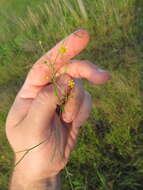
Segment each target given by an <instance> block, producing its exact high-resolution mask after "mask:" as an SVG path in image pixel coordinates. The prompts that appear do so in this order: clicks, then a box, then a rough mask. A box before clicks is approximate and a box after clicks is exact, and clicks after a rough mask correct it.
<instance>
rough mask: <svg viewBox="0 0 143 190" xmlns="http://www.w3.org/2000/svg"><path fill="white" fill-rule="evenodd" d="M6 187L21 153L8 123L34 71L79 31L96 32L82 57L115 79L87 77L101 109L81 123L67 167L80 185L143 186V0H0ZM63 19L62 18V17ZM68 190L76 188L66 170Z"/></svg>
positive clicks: (110, 189) (0, 156) (93, 188)
mask: <svg viewBox="0 0 143 190" xmlns="http://www.w3.org/2000/svg"><path fill="white" fill-rule="evenodd" d="M0 9H1V10H2V11H1V12H0V26H1V27H0V100H1V101H0V190H6V189H7V186H8V182H9V176H10V173H11V168H12V161H13V160H12V159H13V153H12V152H11V149H10V147H9V145H8V143H7V140H6V137H5V132H4V124H5V119H6V115H7V112H8V110H9V108H10V106H11V104H12V102H13V100H14V97H15V95H16V93H17V92H18V90H19V88H20V86H21V85H22V83H23V81H24V78H25V76H26V73H27V71H28V69H29V68H30V67H31V66H32V64H33V63H34V62H35V61H36V60H37V59H38V58H39V57H40V56H41V55H42V54H43V50H42V49H41V48H40V45H39V41H41V42H42V44H43V46H44V49H46V50H48V49H50V48H51V47H52V46H53V45H54V44H55V43H56V42H57V41H59V40H60V39H62V38H63V37H65V36H66V35H67V34H69V33H71V32H73V31H74V30H76V29H79V28H84V29H87V30H88V31H89V33H90V34H91V42H90V44H89V46H88V48H87V49H86V50H84V51H83V52H82V53H81V54H80V55H79V56H78V58H81V59H89V60H91V61H93V62H94V63H95V64H97V65H98V66H99V67H101V68H104V69H107V70H109V72H110V73H111V75H112V80H111V81H110V82H109V83H108V84H105V85H102V86H96V85H93V84H89V83H88V82H86V81H85V83H84V84H85V88H86V89H87V90H88V91H89V92H90V93H91V94H92V98H93V110H92V114H91V116H90V118H89V120H88V121H87V122H86V123H85V124H84V125H83V126H82V127H81V132H80V136H79V141H78V145H77V147H76V150H75V151H74V152H73V153H72V156H71V160H70V162H69V164H68V166H67V169H68V172H69V173H70V178H71V182H72V186H73V188H74V189H75V190H142V189H143V180H142V179H143V159H142V156H143V129H142V127H143V119H142V118H143V117H142V116H143V111H142V100H143V99H142V96H143V87H142V85H143V80H142V73H143V72H142V71H143V66H142V63H143V57H142V49H143V45H142V42H143V33H142V31H143V2H142V1H141V0H84V1H83V0H72V1H70V0H59V1H57V0H47V1H44V3H43V1H42V0H41V1H40V0H36V1H35V0H31V1H28V0H23V1H18V0H11V1H4V0H1V2H0ZM57 18H58V19H57ZM62 184H63V188H62V189H63V190H64V189H65V190H70V189H71V185H70V183H69V180H68V177H67V173H66V171H65V170H63V172H62Z"/></svg>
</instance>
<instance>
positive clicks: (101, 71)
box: [96, 69, 106, 73]
mask: <svg viewBox="0 0 143 190" xmlns="http://www.w3.org/2000/svg"><path fill="white" fill-rule="evenodd" d="M96 71H97V72H99V73H105V72H106V71H105V70H103V69H96Z"/></svg>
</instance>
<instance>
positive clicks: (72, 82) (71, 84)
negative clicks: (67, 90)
mask: <svg viewBox="0 0 143 190" xmlns="http://www.w3.org/2000/svg"><path fill="white" fill-rule="evenodd" d="M68 86H69V87H71V88H73V87H74V86H75V82H74V81H73V80H70V81H69V82H68Z"/></svg>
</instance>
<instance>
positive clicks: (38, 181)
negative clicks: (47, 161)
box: [10, 168, 60, 190]
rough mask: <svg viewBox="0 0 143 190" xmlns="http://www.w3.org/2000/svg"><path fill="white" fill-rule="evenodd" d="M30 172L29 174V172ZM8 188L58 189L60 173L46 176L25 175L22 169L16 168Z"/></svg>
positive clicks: (16, 189) (24, 189)
mask: <svg viewBox="0 0 143 190" xmlns="http://www.w3.org/2000/svg"><path fill="white" fill-rule="evenodd" d="M30 173H31V174H30ZM10 190H60V173H59V174H57V175H55V176H51V177H46V178H41V177H40V176H39V177H38V176H36V177H35V176H33V175H32V172H30V171H29V175H27V176H26V175H25V172H24V171H20V170H19V169H16V168H15V170H14V171H13V174H12V178H11V184H10Z"/></svg>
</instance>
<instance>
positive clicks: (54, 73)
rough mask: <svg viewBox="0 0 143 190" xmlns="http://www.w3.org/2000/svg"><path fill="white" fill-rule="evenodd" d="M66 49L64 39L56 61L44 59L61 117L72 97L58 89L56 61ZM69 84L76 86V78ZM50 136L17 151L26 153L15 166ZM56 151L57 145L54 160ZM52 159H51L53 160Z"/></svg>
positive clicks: (56, 131)
mask: <svg viewBox="0 0 143 190" xmlns="http://www.w3.org/2000/svg"><path fill="white" fill-rule="evenodd" d="M39 44H40V47H41V49H42V50H43V51H44V52H45V49H44V47H43V45H42V42H41V41H39ZM66 51H67V48H66V47H65V46H64V41H63V44H62V45H61V46H60V48H59V50H58V53H57V55H56V58H55V61H54V62H51V60H50V59H48V60H46V61H44V63H43V64H46V65H47V66H48V67H49V70H50V75H51V76H50V78H51V79H50V83H51V84H52V86H53V89H54V93H55V96H57V97H58V99H59V102H60V103H59V106H58V109H57V111H58V115H59V117H60V118H61V115H62V113H63V111H64V105H65V103H66V102H67V100H68V99H69V98H70V96H69V95H68V93H66V95H65V93H64V92H63V89H60V91H61V92H62V95H60V96H59V95H58V89H59V88H60V86H59V85H58V83H57V71H56V69H55V63H56V60H57V58H58V57H59V56H60V55H63V54H64V53H66ZM65 74H66V72H65ZM68 86H69V88H70V89H72V88H73V87H74V86H75V82H74V80H73V79H71V80H70V81H69V82H68ZM58 127H60V126H55V128H56V129H55V136H56V137H57V136H58V137H59V139H60V133H59V130H57V128H58ZM50 137H51V135H50V136H49V137H48V138H47V139H44V140H43V141H41V142H40V143H38V144H37V145H35V146H33V147H30V148H28V149H25V150H20V151H18V152H16V153H20V152H24V154H23V156H22V157H21V158H20V160H19V161H18V162H17V163H16V164H15V167H16V166H17V165H18V164H19V163H20V162H21V161H22V160H23V159H24V157H25V156H26V155H27V154H28V153H29V152H30V151H32V150H33V149H34V148H36V147H38V146H40V145H41V144H43V143H45V142H46V141H48V140H49V139H50ZM55 139H56V140H57V138H55ZM59 143H60V142H58V143H57V142H56V143H55V144H57V145H58V144H59ZM56 151H57V148H56V147H55V151H54V152H53V155H52V160H53V159H54V156H55V153H56ZM60 152H61V155H63V152H62V150H60ZM52 160H51V161H52Z"/></svg>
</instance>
